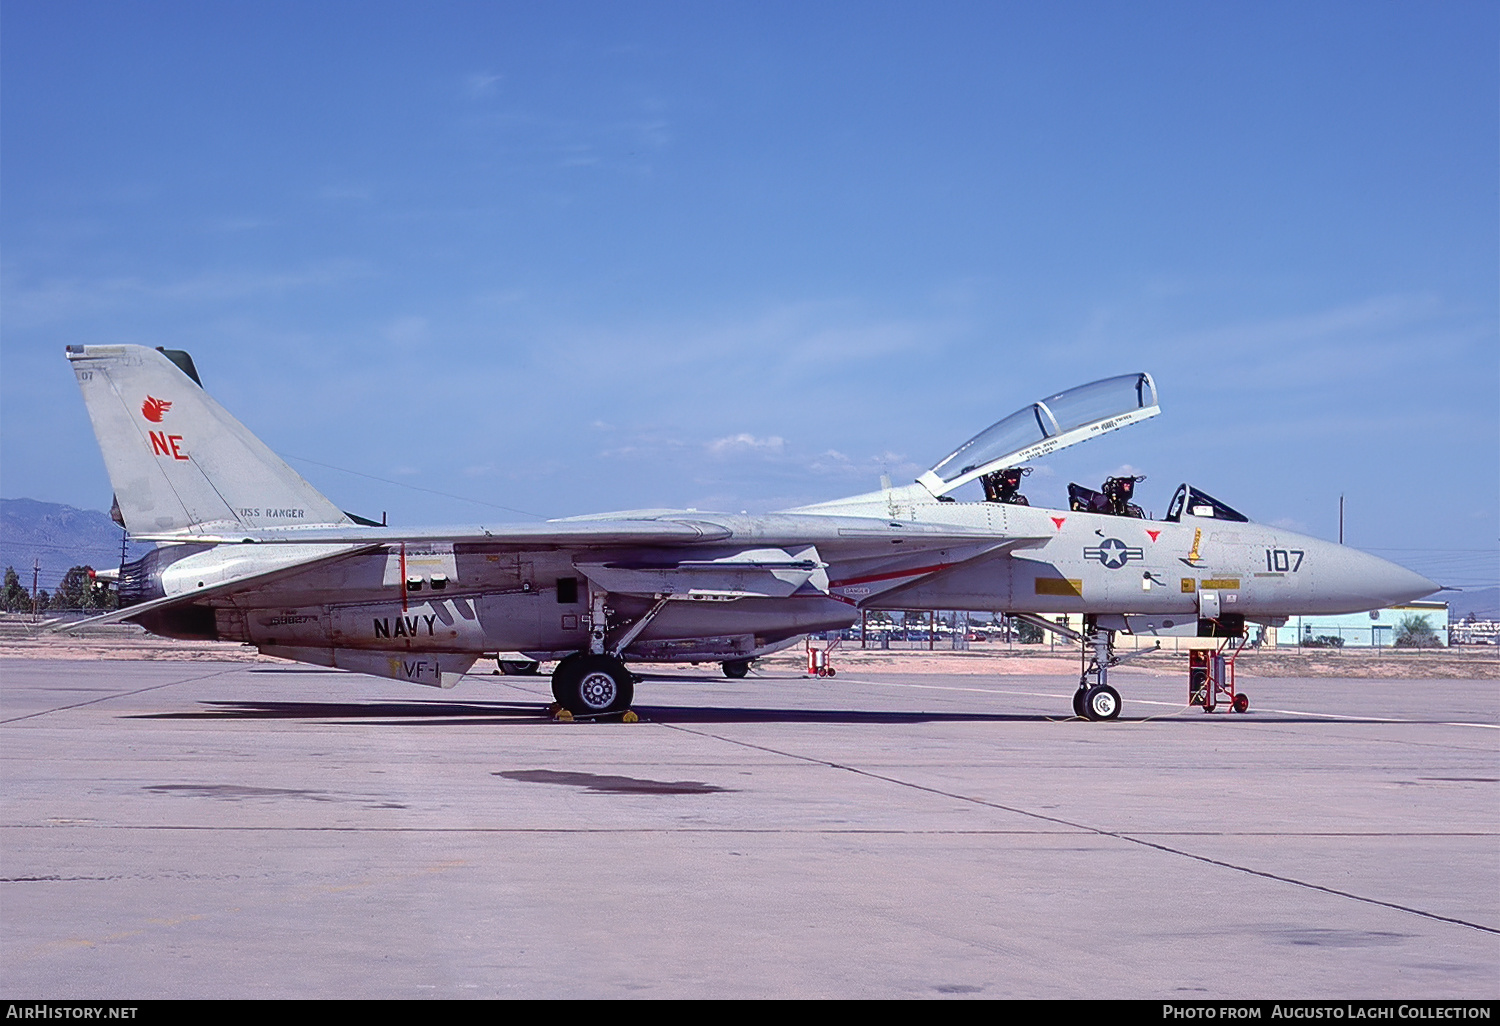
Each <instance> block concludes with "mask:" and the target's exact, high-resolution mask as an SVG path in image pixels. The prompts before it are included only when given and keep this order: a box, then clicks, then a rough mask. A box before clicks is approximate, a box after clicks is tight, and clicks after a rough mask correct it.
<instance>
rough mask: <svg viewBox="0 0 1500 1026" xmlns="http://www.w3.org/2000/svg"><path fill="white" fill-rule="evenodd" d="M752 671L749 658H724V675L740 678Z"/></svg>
mask: <svg viewBox="0 0 1500 1026" xmlns="http://www.w3.org/2000/svg"><path fill="white" fill-rule="evenodd" d="M749 672H750V660H748V659H726V660H724V676H726V677H733V678H734V679H735V680H739V679H740V678H741V677H743V676H744V675H745V674H747V673H749Z"/></svg>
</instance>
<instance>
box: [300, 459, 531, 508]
mask: <svg viewBox="0 0 1500 1026" xmlns="http://www.w3.org/2000/svg"><path fill="white" fill-rule="evenodd" d="M276 455H278V456H281V457H283V458H285V459H289V460H297V461H298V462H301V463H311V464H312V465H313V466H315V467H324V468H326V469H328V470H337V471H338V472H339V473H341V474H353V475H354V476H355V477H367V478H369V479H370V480H371V481H379V482H380V483H381V484H388V485H395V486H396V487H397V488H410V489H411V490H412V491H414V492H427V493H428V494H429V495H441V496H442V497H443V498H445V499H457V500H459V501H460V502H472V503H474V505H476V506H489V507H490V508H491V509H503V510H505V512H507V513H519V514H521V516H523V517H535V518H536V519H538V520H546V519H547V518H546V517H544V516H543V515H542V514H540V513H529V512H527V511H526V510H524V509H516V508H515V507H513V506H502V505H500V504H499V503H497V502H485V501H484V500H483V499H471V498H469V497H468V496H467V495H454V494H453V493H452V492H440V491H438V490H437V489H436V488H423V487H422V486H420V485H414V484H407V483H406V482H405V481H392V480H391V479H390V478H388V477H376V476H375V475H374V474H366V473H364V472H363V471H360V470H350V469H349V468H348V467H335V466H334V465H333V464H332V463H319V462H318V461H317V460H310V459H308V458H307V457H306V456H293V455H292V454H291V453H288V452H280V453H277V454H276Z"/></svg>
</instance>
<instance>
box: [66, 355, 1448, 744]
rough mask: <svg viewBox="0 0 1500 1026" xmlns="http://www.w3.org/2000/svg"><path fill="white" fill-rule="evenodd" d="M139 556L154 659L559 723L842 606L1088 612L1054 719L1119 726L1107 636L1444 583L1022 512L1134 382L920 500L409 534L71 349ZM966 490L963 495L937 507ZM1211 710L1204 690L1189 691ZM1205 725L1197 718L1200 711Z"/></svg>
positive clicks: (1144, 387) (974, 451)
mask: <svg viewBox="0 0 1500 1026" xmlns="http://www.w3.org/2000/svg"><path fill="white" fill-rule="evenodd" d="M67 356H68V360H69V361H70V362H71V363H72V366H73V371H74V373H75V375H76V376H77V378H78V383H79V386H80V387H81V388H82V390H83V397H84V402H85V404H86V405H87V407H88V412H89V416H90V418H91V419H92V421H93V426H94V433H95V435H96V436H97V438H98V440H99V445H100V448H101V449H102V450H103V453H104V462H105V466H106V467H107V469H108V472H109V477H110V482H111V483H112V484H113V485H114V489H115V496H116V500H115V501H116V506H117V508H118V512H119V514H120V519H121V521H122V523H123V525H124V526H125V527H126V529H127V530H128V531H129V532H130V534H131V536H132V537H133V538H136V539H138V540H142V541H153V542H156V543H158V547H157V548H156V549H154V550H153V551H151V552H150V553H148V554H147V555H146V556H145V557H144V558H142V559H140V560H138V561H136V562H134V563H130V564H127V565H126V566H124V567H122V568H121V570H120V577H119V590H120V600H121V604H122V607H123V608H121V609H120V610H119V611H118V612H115V613H111V614H108V615H106V616H104V617H99V618H96V620H95V622H98V621H105V620H110V621H113V620H130V621H134V622H136V623H139V624H141V625H142V626H144V627H145V628H146V629H147V630H149V631H151V632H152V633H155V634H158V635H162V636H165V637H169V638H195V639H223V640H232V641H241V642H247V643H249V644H252V645H255V646H256V647H257V648H258V649H259V650H260V651H261V652H264V653H266V654H268V655H272V656H279V657H282V658H286V659H293V660H299V661H301V662H306V663H314V664H317V665H320V666H332V667H338V668H340V669H345V670H352V671H355V672H358V673H366V674H373V675H376V676H381V677H389V678H394V679H396V680H402V681H409V682H411V683H414V684H426V685H432V686H437V687H445V688H446V687H452V686H453V685H454V684H456V683H458V681H459V679H460V678H461V677H462V676H463V675H464V674H465V673H466V672H467V671H468V670H469V668H470V667H471V666H472V665H473V664H474V662H475V661H476V660H478V659H479V658H481V657H482V656H484V655H487V654H490V655H492V654H495V653H504V652H520V653H525V654H526V655H527V656H528V657H529V658H531V659H533V660H543V659H556V660H558V663H557V667H556V669H555V670H554V671H553V673H552V689H553V693H554V695H555V697H556V699H557V701H558V703H559V704H560V706H561V707H563V708H565V709H567V710H569V711H570V712H571V713H573V714H578V715H584V714H604V713H611V712H621V711H624V710H626V709H628V708H629V706H630V703H631V701H632V697H633V692H634V686H635V683H636V681H637V678H636V677H635V676H634V675H633V674H632V673H631V672H630V670H629V669H628V668H627V660H689V659H691V660H694V661H710V660H711V661H717V662H722V663H723V664H724V667H725V672H726V673H729V674H730V675H743V672H744V669H745V668H746V667H748V665H749V660H751V659H753V658H755V657H756V656H757V655H760V654H763V653H765V652H767V651H770V650H773V649H775V648H778V647H781V646H783V645H785V644H787V643H789V641H792V640H795V639H797V638H799V637H801V636H803V635H806V634H808V633H811V632H816V631H833V630H839V629H842V628H846V627H849V626H851V625H852V624H854V623H856V622H858V621H859V619H860V613H861V610H873V609H952V610H980V611H986V612H989V611H1005V612H1009V613H1011V614H1013V615H1016V616H1019V617H1022V618H1030V619H1032V620H1033V621H1034V622H1036V623H1038V624H1039V625H1041V626H1045V627H1047V628H1048V629H1059V628H1057V626H1056V624H1055V622H1054V621H1052V620H1045V619H1043V618H1042V614H1060V613H1071V614H1081V620H1082V623H1083V626H1084V629H1083V631H1082V632H1081V634H1080V635H1078V640H1080V641H1082V642H1083V643H1084V652H1085V653H1089V652H1092V662H1091V663H1089V665H1088V666H1087V668H1086V669H1085V670H1084V672H1083V674H1082V675H1081V678H1080V684H1079V689H1078V693H1077V695H1076V696H1075V699H1074V703H1073V705H1074V711H1075V712H1076V713H1078V714H1079V715H1080V716H1083V717H1086V718H1088V719H1112V718H1114V717H1116V716H1118V715H1119V711H1120V697H1119V694H1118V693H1117V692H1116V691H1115V690H1114V688H1112V687H1111V686H1110V685H1109V683H1108V668H1109V667H1110V666H1111V665H1114V664H1115V663H1117V662H1118V661H1119V659H1117V658H1116V657H1115V655H1114V654H1113V647H1112V642H1113V638H1114V634H1115V632H1117V631H1136V632H1143V631H1144V632H1152V631H1159V630H1163V629H1170V628H1173V627H1179V628H1180V627H1181V626H1182V625H1197V632H1198V633H1200V634H1205V635H1210V636H1224V637H1243V636H1244V634H1245V631H1246V624H1247V623H1262V624H1276V623H1281V622H1285V619H1286V617H1288V616H1291V615H1297V614H1310V613H1344V612H1356V611H1360V610H1366V609H1373V608H1377V607H1382V606H1386V605H1391V604H1395V603H1400V602H1404V601H1409V600H1411V599H1415V598H1418V597H1420V596H1423V595H1427V594H1429V593H1431V592H1433V591H1436V590H1437V586H1436V585H1435V584H1433V582H1431V581H1429V580H1427V579H1426V578H1424V577H1422V576H1420V575H1418V574H1415V573H1413V572H1411V571H1409V570H1406V569H1404V568H1402V567H1399V566H1396V565H1394V564H1392V563H1388V562H1386V561H1384V560H1381V559H1377V558H1376V557H1374V556H1370V555H1367V554H1365V553H1363V552H1358V551H1356V550H1354V549H1349V548H1345V547H1343V546H1341V545H1335V544H1332V543H1330V542H1326V541H1321V540H1319V539H1316V538H1309V537H1306V536H1304V535H1299V534H1294V533H1293V532H1291V531H1288V530H1285V529H1284V528H1279V527H1272V526H1267V525H1264V524H1256V523H1251V522H1250V521H1249V520H1248V519H1247V518H1246V517H1244V516H1243V515H1241V514H1240V513H1238V512H1236V511H1235V510H1234V509H1232V508H1231V507H1229V506H1228V505H1225V504H1224V503H1222V502H1220V501H1218V500H1217V499H1214V498H1212V497H1210V496H1209V495H1206V494H1204V493H1203V492H1202V491H1200V490H1198V489H1195V488H1192V487H1191V486H1188V485H1183V486H1182V487H1180V488H1179V489H1178V490H1177V494H1176V496H1175V497H1174V498H1173V500H1172V503H1171V505H1170V507H1169V509H1168V511H1167V514H1166V517H1165V518H1164V519H1163V520H1159V521H1152V520H1147V519H1145V518H1144V517H1142V516H1140V510H1139V508H1138V507H1136V506H1134V505H1133V504H1132V503H1131V502H1130V501H1129V500H1130V498H1131V489H1132V487H1133V484H1134V480H1133V479H1131V478H1120V479H1112V480H1111V481H1110V482H1108V483H1107V484H1106V487H1105V488H1104V489H1103V491H1102V492H1094V491H1091V490H1089V489H1086V488H1079V487H1077V486H1074V487H1073V488H1072V489H1071V491H1072V502H1071V506H1072V508H1070V509H1065V510H1063V509H1043V508H1039V507H1033V506H1030V505H1027V504H1026V500H1025V499H1024V497H1022V496H1021V494H1020V492H1019V486H1020V481H1021V476H1022V475H1023V474H1024V473H1025V472H1026V467H1025V464H1026V463H1027V462H1028V461H1030V460H1034V459H1036V458H1038V457H1041V456H1045V455H1046V454H1048V453H1051V452H1054V451H1056V450H1058V449H1062V448H1064V447H1066V446H1069V445H1073V444H1076V443H1077V442H1081V441H1085V440H1087V439H1089V438H1093V437H1096V436H1098V435H1102V434H1105V433H1107V432H1110V431H1115V430H1118V429H1120V428H1123V427H1126V426H1128V425H1130V424H1134V423H1137V422H1139V421H1141V420H1144V419H1146V418H1148V417H1153V416H1156V415H1157V414H1158V413H1159V412H1160V407H1159V406H1158V404H1157V396H1156V386H1155V384H1154V383H1153V382H1152V380H1151V377H1150V375H1148V374H1128V375H1124V376H1122V377H1115V378H1109V379H1106V380H1103V381H1096V382H1094V383H1092V384H1088V385H1084V386H1082V387H1079V388H1074V389H1070V390H1068V391H1066V392H1061V393H1058V394H1057V395H1054V396H1051V397H1049V398H1047V399H1044V400H1041V401H1038V402H1035V403H1032V404H1030V405H1029V406H1026V407H1024V408H1023V409H1021V410H1020V411H1018V412H1017V413H1015V414H1013V415H1011V416H1010V417H1007V418H1005V419H1004V420H1001V421H1000V422H998V423H996V424H994V425H993V426H991V427H990V428H988V429H987V430H985V431H983V432H981V433H980V434H979V435H977V436H975V437H974V438H973V439H971V440H970V441H968V442H966V443H965V444H964V445H962V446H960V447H959V448H958V449H957V451H955V452H954V453H953V454H952V455H950V456H948V457H947V458H946V459H943V460H942V461H940V462H939V463H937V464H936V465H935V466H934V467H933V468H932V469H931V470H929V471H927V472H926V473H925V474H923V475H922V476H921V477H920V478H919V479H918V480H917V481H915V482H913V483H911V484H907V485H903V486H898V487H892V486H890V485H889V484H888V483H885V482H883V484H884V487H882V488H881V489H880V490H879V491H875V492H870V493H869V494H865V495H858V496H854V497H852V498H847V499H840V500H837V501H833V502H825V503H819V504H816V505H812V506H804V507H801V508H798V509H791V510H786V511H783V512H780V513H771V514H766V515H763V516H749V515H746V514H726V513H704V512H700V511H696V510H686V511H683V510H649V511H637V512H624V513H610V514H601V515H597V516H586V517H573V518H566V519H562V520H553V521H548V522H546V523H540V524H520V525H509V524H495V525H482V526H473V527H457V528H453V527H445V528H431V529H425V528H424V529H415V530H414V529H408V528H398V527H384V526H381V525H378V524H372V523H371V522H370V521H368V520H363V519H361V518H358V517H354V516H352V515H350V514H347V513H344V512H343V511H341V510H340V509H339V508H338V507H337V506H336V505H334V504H333V503H332V502H330V501H329V500H328V499H327V498H325V497H324V496H323V495H321V494H320V493H319V492H318V491H317V490H316V489H314V488H313V487H312V486H311V485H310V484H308V483H307V482H306V481H305V480H303V479H302V477H301V476H299V475H298V474H297V473H296V472H295V471H294V470H292V468H291V467H289V466H287V464H286V463H285V462H284V461H282V460H281V459H280V458H279V457H277V456H276V455H275V454H274V453H273V452H272V451H271V450H270V449H269V448H267V447H266V446H265V444H264V443H262V442H261V441H260V440H259V439H257V438H256V437H255V436H254V435H252V434H251V433H250V432H249V431H248V430H246V429H245V427H244V426H243V425H241V424H240V423H239V421H237V420H235V419H234V418H233V417H232V416H230V415H229V414H228V413H227V412H226V411H225V410H224V409H223V407H221V406H220V405H219V404H218V403H216V402H215V401H214V400H213V399H212V398H210V397H209V395H208V394H207V393H206V392H205V391H204V390H203V388H202V386H201V384H200V382H199V379H198V375H197V371H196V370H195V368H194V366H193V363H192V359H191V357H189V356H188V355H187V354H186V353H183V352H180V351H164V350H152V349H148V348H145V347H141V346H128V345H120V346H70V347H68V350H67ZM974 481H979V482H980V483H981V485H982V487H983V491H984V494H985V500H984V501H978V502H966V501H956V500H955V498H954V497H953V496H952V494H951V493H952V492H954V491H955V490H956V489H958V488H960V487H962V486H964V485H966V484H969V483H971V482H974ZM1210 703H1211V697H1210ZM1206 707H1208V706H1206Z"/></svg>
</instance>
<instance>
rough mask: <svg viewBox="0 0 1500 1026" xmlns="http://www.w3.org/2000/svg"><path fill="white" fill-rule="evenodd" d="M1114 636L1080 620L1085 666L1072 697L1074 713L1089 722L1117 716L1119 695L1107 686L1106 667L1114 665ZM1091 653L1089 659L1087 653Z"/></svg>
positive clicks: (1089, 618) (1091, 621)
mask: <svg viewBox="0 0 1500 1026" xmlns="http://www.w3.org/2000/svg"><path fill="white" fill-rule="evenodd" d="M1114 644H1115V632H1114V631H1107V630H1101V629H1100V628H1099V625H1098V624H1097V623H1095V622H1094V618H1093V617H1092V616H1086V617H1084V619H1083V651H1084V658H1086V659H1088V660H1089V662H1088V664H1087V665H1086V666H1085V667H1084V668H1083V673H1081V674H1079V677H1078V690H1077V691H1075V692H1074V693H1073V712H1075V713H1076V714H1078V715H1079V716H1082V717H1083V718H1084V719H1088V720H1112V719H1115V718H1116V717H1118V716H1119V715H1120V693H1119V692H1118V691H1116V690H1115V689H1114V688H1112V687H1110V686H1109V667H1110V664H1111V663H1113V662H1116V661H1117V660H1115V658H1114V654H1113V652H1112V649H1113V648H1114ZM1090 649H1092V650H1093V654H1092V656H1090V654H1089V650H1090Z"/></svg>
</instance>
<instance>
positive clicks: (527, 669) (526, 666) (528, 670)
mask: <svg viewBox="0 0 1500 1026" xmlns="http://www.w3.org/2000/svg"><path fill="white" fill-rule="evenodd" d="M495 662H497V663H499V664H500V672H501V673H503V674H505V675H506V676H507V677H534V676H536V673H537V671H538V670H540V669H541V668H542V664H541V663H537V662H532V661H531V660H530V659H497V660H495Z"/></svg>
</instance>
